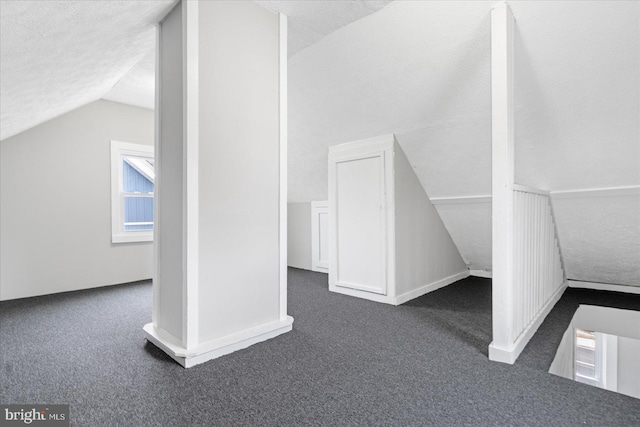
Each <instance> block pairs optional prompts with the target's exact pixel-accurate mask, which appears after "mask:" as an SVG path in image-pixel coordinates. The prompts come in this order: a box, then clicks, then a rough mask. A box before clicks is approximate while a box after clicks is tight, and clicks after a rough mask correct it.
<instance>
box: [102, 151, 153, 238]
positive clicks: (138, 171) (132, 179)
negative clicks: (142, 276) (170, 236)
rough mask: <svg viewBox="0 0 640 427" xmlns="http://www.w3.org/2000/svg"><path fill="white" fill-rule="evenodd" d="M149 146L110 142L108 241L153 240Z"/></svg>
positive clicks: (150, 153)
mask: <svg viewBox="0 0 640 427" xmlns="http://www.w3.org/2000/svg"><path fill="white" fill-rule="evenodd" d="M155 175H156V174H155V160H154V153H153V147H151V146H148V145H141V144H131V143H127V142H118V141H111V241H112V242H113V243H125V242H149V241H152V240H153V195H154V186H155Z"/></svg>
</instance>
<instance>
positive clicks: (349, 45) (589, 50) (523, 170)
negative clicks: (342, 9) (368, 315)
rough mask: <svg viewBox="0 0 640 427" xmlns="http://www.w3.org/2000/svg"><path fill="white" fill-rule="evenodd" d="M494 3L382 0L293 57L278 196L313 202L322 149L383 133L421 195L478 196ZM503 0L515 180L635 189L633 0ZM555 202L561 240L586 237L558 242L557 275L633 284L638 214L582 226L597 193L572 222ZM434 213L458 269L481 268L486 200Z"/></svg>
mask: <svg viewBox="0 0 640 427" xmlns="http://www.w3.org/2000/svg"><path fill="white" fill-rule="evenodd" d="M493 3H494V2H485V1H474V2H468V1H467V2H465V1H449V2H404V1H397V2H393V3H391V4H390V5H388V6H387V7H385V8H384V9H382V10H381V11H379V12H377V13H375V14H372V15H369V16H367V17H364V18H362V19H360V20H358V21H356V22H353V23H351V24H349V25H347V26H345V27H344V28H341V29H339V30H337V31H335V32H333V33H332V34H330V35H328V36H327V37H325V38H323V39H322V40H320V41H319V42H317V43H316V44H314V45H312V46H310V47H308V48H306V49H304V50H302V51H300V52H299V53H298V54H296V55H294V56H293V57H292V58H291V59H290V61H289V82H290V87H289V141H290V143H289V199H290V201H292V202H302V201H309V200H326V197H327V148H328V147H329V146H331V145H334V144H339V143H343V142H347V141H351V140H356V139H361V138H366V137H370V136H375V135H380V134H385V133H389V132H393V133H395V134H396V135H397V137H398V141H399V143H400V145H402V147H403V149H404V151H405V152H406V154H407V157H408V158H409V160H410V162H411V163H412V164H413V166H414V168H415V171H416V173H417V175H418V176H419V178H420V180H421V182H422V184H423V186H424V188H425V189H426V191H427V193H428V194H429V196H430V197H431V198H436V199H437V198H448V197H462V196H484V195H490V194H491V115H490V113H491V93H490V88H491V82H490V38H489V34H490V8H491V6H492V4H493ZM509 4H510V5H511V7H512V10H513V12H514V15H515V18H516V49H515V55H516V67H515V68H516V69H515V77H516V143H517V147H516V176H517V180H518V181H519V183H521V184H528V185H532V186H536V187H539V188H542V189H545V190H569V189H585V188H593V187H612V186H637V185H639V184H640V134H639V120H640V111H639V97H640V88H639V82H640V73H639V65H638V60H639V59H638V58H639V54H640V48H639V40H640V35H639V32H638V27H639V22H640V19H639V9H640V2H625V1H621V2H615V1H586V2H581V1H511V2H509ZM567 203H574V202H571V201H566V202H565V201H563V208H562V209H558V212H557V213H558V214H559V215H562V218H561V220H560V221H559V233H560V236H561V240H562V237H563V236H566V238H567V239H568V238H569V236H577V235H580V233H586V234H585V235H583V238H582V240H578V241H575V242H572V243H571V244H568V247H567V249H566V250H565V251H564V256H565V259H566V260H567V268H568V276H569V278H580V280H587V281H588V280H592V281H599V280H605V279H606V280H607V281H608V282H611V283H625V284H634V283H635V284H640V274H639V273H638V271H639V270H638V267H637V265H638V261H637V260H638V259H640V241H639V240H638V239H637V236H638V235H639V234H638V230H640V212H638V211H637V209H634V210H632V211H631V212H632V214H630V215H609V216H607V217H606V220H602V221H598V222H595V221H594V220H593V219H592V218H593V217H599V218H601V219H602V217H601V216H598V215H597V210H598V207H597V206H598V205H597V203H603V204H604V203H606V201H605V199H603V201H601V202H595V201H592V203H591V204H590V205H589V206H590V207H591V209H592V210H593V212H592V214H591V215H590V216H589V217H584V218H582V219H580V218H578V217H576V216H575V212H576V211H575V209H574V208H571V207H567V206H566V204H567ZM576 203H577V201H576ZM593 203H596V204H595V205H594V204H593ZM622 205H624V206H637V203H635V204H634V203H633V202H630V203H626V204H624V203H623V204H622ZM438 210H439V212H440V214H441V216H442V218H443V220H444V222H445V224H446V225H447V228H448V229H449V231H450V232H451V234H452V236H453V238H454V241H455V242H456V244H457V245H458V248H459V250H460V251H461V253H462V255H463V258H464V259H465V261H466V262H467V263H468V264H469V266H470V267H471V268H472V269H490V268H491V239H490V236H491V228H490V224H491V222H490V221H491V216H490V215H491V205H490V203H484V204H478V203H473V204H465V203H457V204H439V205H438ZM572 212H573V213H572ZM565 215H566V216H565ZM594 215H595V216H594ZM594 226H597V229H594V228H593V227H594ZM603 239H604V240H603ZM585 242H588V244H586V245H585ZM615 242H619V243H620V244H619V245H617V246H616V245H615ZM561 244H562V241H561ZM613 248H617V249H615V250H613ZM634 259H635V260H636V261H635V262H630V261H631V260H634ZM595 260H597V263H595V264H594V262H595ZM612 266H615V267H612ZM602 269H605V270H606V273H603V274H595V272H596V271H600V270H602Z"/></svg>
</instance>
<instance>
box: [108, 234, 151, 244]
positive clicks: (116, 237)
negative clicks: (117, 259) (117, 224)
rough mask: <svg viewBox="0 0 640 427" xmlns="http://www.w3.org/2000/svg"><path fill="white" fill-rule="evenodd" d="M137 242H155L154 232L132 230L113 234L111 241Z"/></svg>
mask: <svg viewBox="0 0 640 427" xmlns="http://www.w3.org/2000/svg"><path fill="white" fill-rule="evenodd" d="M136 242H153V232H151V233H149V232H145V233H136V232H131V233H127V234H113V235H112V236H111V243H136Z"/></svg>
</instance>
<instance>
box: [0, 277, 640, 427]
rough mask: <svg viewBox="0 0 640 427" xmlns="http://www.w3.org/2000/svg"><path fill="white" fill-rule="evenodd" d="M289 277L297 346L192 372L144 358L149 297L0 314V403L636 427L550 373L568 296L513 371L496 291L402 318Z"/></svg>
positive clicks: (434, 303) (218, 415)
mask: <svg viewBox="0 0 640 427" xmlns="http://www.w3.org/2000/svg"><path fill="white" fill-rule="evenodd" d="M326 281H327V276H326V275H324V274H321V273H312V272H308V271H302V270H296V269H290V271H289V307H290V309H289V313H290V314H291V315H292V316H293V317H294V318H295V321H294V330H293V331H292V332H290V333H288V334H285V335H282V336H280V337H278V338H276V339H273V340H270V341H268V342H265V343H261V344H257V345H255V346H253V347H251V348H249V349H246V350H242V351H240V352H237V353H234V354H231V355H228V356H225V357H222V358H220V359H217V360H214V361H211V362H207V363H205V364H203V365H199V366H196V367H194V368H191V369H188V370H185V369H183V368H181V367H180V366H179V365H178V364H176V363H175V362H173V361H172V360H171V359H169V358H168V357H167V356H166V355H165V354H164V353H162V352H161V351H160V350H158V349H157V348H155V347H154V346H153V345H151V344H148V343H147V342H146V341H145V339H144V335H143V333H142V326H143V325H144V324H145V323H147V322H149V321H150V318H151V286H150V284H149V283H137V284H130V285H121V286H114V287H109V288H101V289H94V290H88V291H80V292H72V293H65V294H58V295H51V296H44V297H36V298H28V299H23V300H15V301H5V302H2V303H0V322H1V323H0V343H1V348H0V368H1V371H0V382H1V390H0V402H2V403H48V404H54V403H70V404H71V420H72V425H77V426H116V425H118V426H146V425H154V426H190V425H207V426H230V425H238V426H240V425H242V426H246V425H259V426H263V425H272V426H289V425H322V426H333V425H393V426H398V425H446V426H450V425H474V426H477V425H497V426H504V425H541V426H557V425H560V426H573V425H595V426H633V425H635V426H638V425H640V400H637V399H633V398H631V397H627V396H623V395H618V394H615V393H612V392H609V391H606V390H600V389H597V388H594V387H590V386H587V385H584V384H579V383H575V382H572V381H570V380H567V379H564V378H560V377H556V376H553V375H550V374H548V373H546V369H547V368H548V366H549V364H550V363H551V360H552V358H553V353H554V352H555V345H557V343H558V342H559V340H560V337H561V335H562V333H563V332H564V329H565V328H566V326H567V325H568V323H569V320H570V318H571V315H572V314H573V312H572V310H573V311H575V308H576V307H577V304H579V303H594V302H603V304H605V305H610V306H621V307H626V308H635V309H640V296H628V295H622V294H616V293H606V292H598V291H582V290H568V291H567V293H566V294H565V296H564V297H563V298H562V300H561V301H560V303H558V305H557V306H556V308H555V309H554V310H553V312H552V313H551V315H550V316H549V320H548V321H546V322H545V323H544V324H543V326H542V327H541V329H540V333H539V334H537V335H536V336H535V337H534V338H533V340H532V341H531V343H530V345H529V346H528V347H527V348H526V349H525V351H524V352H523V354H522V356H521V359H520V360H519V361H518V362H517V363H516V364H515V365H513V366H509V365H504V364H500V363H493V362H490V361H489V360H488V359H487V346H488V345H489V342H490V341H491V287H490V280H487V279H479V278H469V279H465V280H462V281H460V282H458V283H455V284H453V285H450V286H448V287H446V288H444V289H441V290H439V291H436V292H433V293H431V294H428V295H425V296H423V297H421V298H418V299H416V300H414V301H411V302H409V303H407V304H405V305H403V306H400V307H392V306H387V305H383V304H377V303H373V302H369V301H365V300H361V299H357V298H352V297H347V296H342V295H337V294H333V293H330V292H328V290H327V286H326Z"/></svg>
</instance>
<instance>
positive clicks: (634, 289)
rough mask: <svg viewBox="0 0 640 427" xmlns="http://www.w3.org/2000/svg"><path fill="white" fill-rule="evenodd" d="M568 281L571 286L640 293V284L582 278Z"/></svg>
mask: <svg viewBox="0 0 640 427" xmlns="http://www.w3.org/2000/svg"><path fill="white" fill-rule="evenodd" d="M568 282H569V287H570V288H584V289H596V290H599V291H611V292H626V293H628V294H640V285H612V284H610V283H596V282H582V281H580V280H569V281H568Z"/></svg>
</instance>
